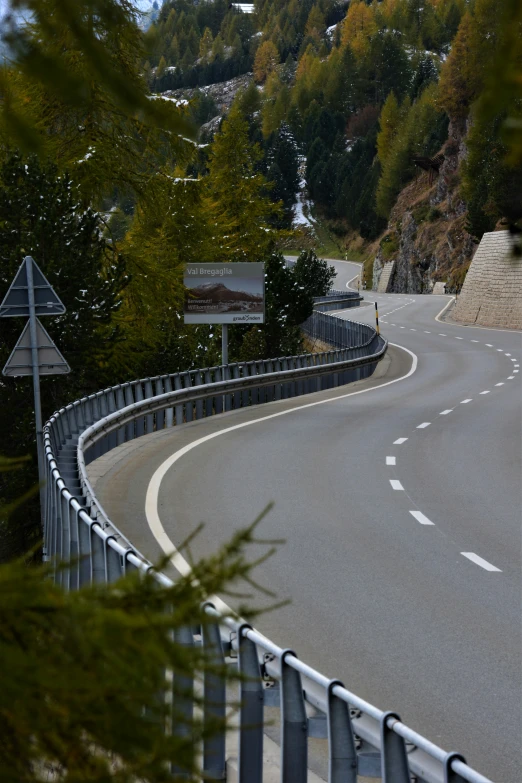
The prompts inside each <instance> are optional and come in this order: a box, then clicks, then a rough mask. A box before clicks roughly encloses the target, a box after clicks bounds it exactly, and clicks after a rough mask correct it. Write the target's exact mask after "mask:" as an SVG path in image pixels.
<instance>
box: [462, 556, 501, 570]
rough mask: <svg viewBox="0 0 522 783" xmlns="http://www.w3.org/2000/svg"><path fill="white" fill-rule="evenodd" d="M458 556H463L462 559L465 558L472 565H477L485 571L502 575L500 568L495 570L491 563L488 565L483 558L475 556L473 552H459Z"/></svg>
mask: <svg viewBox="0 0 522 783" xmlns="http://www.w3.org/2000/svg"><path fill="white" fill-rule="evenodd" d="M460 554H461V555H463V556H464V557H467V558H468V560H471V562H472V563H476V564H477V565H479V566H480V567H481V568H483V569H484V570H485V571H498V572H500V573H502V570H501V569H500V568H497V567H496V566H494V565H492V564H491V563H488V561H487V560H484V558H483V557H479V555H476V554H475V552H461V553H460Z"/></svg>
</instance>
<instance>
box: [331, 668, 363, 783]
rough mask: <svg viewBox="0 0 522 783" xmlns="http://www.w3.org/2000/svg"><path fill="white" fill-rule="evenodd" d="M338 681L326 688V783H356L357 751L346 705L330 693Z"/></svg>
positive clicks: (348, 709) (332, 682) (340, 683)
mask: <svg viewBox="0 0 522 783" xmlns="http://www.w3.org/2000/svg"><path fill="white" fill-rule="evenodd" d="M336 685H339V686H341V687H344V686H343V683H342V682H341V681H340V680H332V681H331V682H330V684H329V686H328V693H327V699H328V705H327V706H328V712H327V720H328V783H357V751H356V750H355V739H354V735H353V729H352V721H351V718H350V707H349V706H348V704H347V703H346V702H345V701H343V700H342V699H339V698H338V697H337V696H335V695H334V694H333V693H332V691H333V689H334V688H335V687H336Z"/></svg>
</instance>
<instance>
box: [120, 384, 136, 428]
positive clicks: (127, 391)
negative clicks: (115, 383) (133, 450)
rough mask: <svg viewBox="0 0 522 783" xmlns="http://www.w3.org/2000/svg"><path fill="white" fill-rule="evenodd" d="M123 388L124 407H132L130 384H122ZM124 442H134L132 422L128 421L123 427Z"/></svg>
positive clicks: (132, 398)
mask: <svg viewBox="0 0 522 783" xmlns="http://www.w3.org/2000/svg"><path fill="white" fill-rule="evenodd" d="M122 388H123V395H124V399H125V406H124V407H127V405H132V404H133V402H134V397H133V395H132V388H131V385H130V383H126V384H124V386H123V387H122ZM125 440H126V441H127V440H134V422H133V421H130V422H129V423H128V424H126V425H125Z"/></svg>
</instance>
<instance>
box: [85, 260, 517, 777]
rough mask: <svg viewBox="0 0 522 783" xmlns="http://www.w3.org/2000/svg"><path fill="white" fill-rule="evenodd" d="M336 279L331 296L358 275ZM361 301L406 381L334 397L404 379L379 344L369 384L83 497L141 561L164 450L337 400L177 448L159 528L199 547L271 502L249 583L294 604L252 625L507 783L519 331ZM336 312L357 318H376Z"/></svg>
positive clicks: (130, 472)
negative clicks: (386, 362)
mask: <svg viewBox="0 0 522 783" xmlns="http://www.w3.org/2000/svg"><path fill="white" fill-rule="evenodd" d="M336 268H337V269H338V272H339V274H338V279H337V281H336V288H340V287H343V286H345V285H346V284H347V283H348V282H349V281H350V279H351V278H353V277H354V275H356V274H357V271H358V267H357V266H356V265H354V264H350V263H343V262H336ZM364 295H365V297H366V299H367V300H370V302H371V301H373V300H374V299H376V300H377V301H378V303H379V315H380V322H381V331H382V333H383V334H384V336H385V337H386V338H387V339H388V340H389V341H390V343H396V344H398V345H400V346H404V347H405V348H407V349H409V351H411V352H413V353H414V354H416V356H417V358H418V365H417V369H416V371H415V372H414V373H413V374H412V375H411V376H410V377H408V378H406V379H404V380H402V381H400V382H398V383H394V384H391V385H388V386H383V387H382V388H374V389H373V390H372V391H368V392H366V391H365V392H364V393H361V394H357V395H354V396H345V395H346V394H347V393H349V392H350V391H352V390H358V389H365V388H366V387H368V386H375V385H376V384H378V383H383V382H384V381H386V380H388V379H389V378H393V377H396V376H398V375H404V374H405V373H406V372H407V371H408V369H409V368H410V366H411V358H410V356H409V355H408V354H405V353H404V352H403V351H401V350H399V349H392V351H391V354H392V355H393V357H394V358H393V362H392V365H391V367H390V368H389V369H388V376H387V377H385V378H381V379H380V380H379V379H376V378H375V377H374V378H373V379H370V381H366V382H362V383H360V384H357V386H354V387H344V388H343V389H340V390H330V391H329V392H322V393H321V394H318V395H310V396H307V397H305V398H298V399H293V400H286V401H281V402H279V403H271V404H270V405H268V406H261V407H260V408H255V409H247V410H246V411H238V412H235V413H232V414H228V415H225V416H223V417H221V418H219V417H218V420H217V419H213V420H203V421H201V422H196V423H194V424H190V425H186V426H185V427H183V428H181V429H180V430H179V431H176V430H174V431H169V432H164V433H159V434H158V435H153V436H150V437H149V438H144V439H142V440H143V444H142V445H140V446H139V447H135V448H134V450H132V449H131V450H129V452H128V453H127V454H126V455H124V454H121V455H120V456H119V457H117V458H116V459H117V460H119V461H117V462H116V463H114V457H112V460H113V462H112V465H113V467H112V468H111V469H110V470H108V468H107V471H108V472H107V473H106V475H104V476H103V478H102V479H100V480H99V482H98V484H97V491H98V494H99V497H100V499H101V501H102V502H103V503H104V505H105V507H106V509H107V511H108V512H109V514H110V515H111V516H112V518H113V519H114V520H115V522H116V523H117V524H119V525H120V526H121V527H122V529H123V531H124V532H125V533H127V534H128V535H129V537H130V538H131V540H133V541H135V542H136V544H137V545H138V546H141V548H142V551H144V552H145V554H147V555H149V556H150V557H153V558H154V557H156V556H157V555H158V554H159V552H160V549H159V547H158V545H157V543H156V542H155V541H154V540H153V539H152V536H151V533H150V531H149V530H148V527H147V523H146V518H145V514H144V499H145V494H146V491H147V487H148V484H149V481H150V478H151V476H152V475H153V473H154V472H155V470H156V469H157V468H158V466H159V465H160V464H162V462H163V461H164V460H165V459H167V457H169V456H170V455H171V454H172V453H173V452H175V451H176V450H177V449H179V448H180V447H181V446H183V445H185V443H188V442H190V441H191V440H194V439H196V438H200V437H202V436H203V435H205V434H207V433H209V432H214V431H216V430H218V429H225V428H228V427H230V426H233V425H234V424H236V423H238V422H244V421H248V420H251V419H256V418H259V419H264V418H265V417H266V416H268V415H269V414H271V413H275V412H278V411H279V410H284V409H289V408H291V407H292V408H293V407H299V406H301V405H306V404H307V403H310V402H311V401H313V400H324V399H328V398H332V397H336V398H338V399H335V400H333V401H331V402H328V403H325V404H321V405H317V406H315V407H310V408H307V409H306V408H305V409H303V410H301V411H299V410H296V411H295V412H292V413H289V414H288V415H284V416H282V417H278V418H271V419H268V420H265V421H259V422H258V423H255V424H253V425H252V426H247V427H245V428H242V429H237V430H235V431H232V432H229V433H226V434H224V435H222V436H221V437H217V438H214V439H212V440H209V441H208V442H206V443H203V444H202V445H200V446H198V447H197V448H195V449H193V450H192V451H189V452H188V453H187V454H185V455H184V456H183V457H182V458H181V459H180V460H179V461H178V462H176V464H175V466H174V467H173V468H172V469H170V470H169V471H168V472H167V473H166V475H165V478H164V479H163V482H162V484H161V488H160V492H159V504H158V509H159V515H160V518H161V521H162V524H163V526H164V528H165V530H166V532H167V534H168V536H169V537H170V539H171V540H172V541H173V542H174V543H179V542H180V541H181V540H183V539H184V538H185V537H186V535H187V534H188V533H189V532H191V531H192V530H193V529H194V527H195V526H196V525H197V524H198V523H199V522H200V521H201V520H204V521H206V522H207V525H206V527H205V529H204V531H203V534H202V535H201V536H200V537H199V539H198V541H197V542H196V545H195V546H194V553H195V554H196V555H199V554H206V553H209V552H212V551H214V550H215V548H216V545H217V544H218V543H219V542H222V541H225V540H227V539H228V538H229V537H230V535H231V534H232V532H233V531H234V530H235V529H237V528H238V527H239V526H244V525H245V524H246V523H247V522H249V521H251V520H252V519H253V518H254V517H255V516H256V515H257V514H258V513H259V511H260V510H261V509H262V508H263V507H264V506H265V505H266V504H267V503H268V502H269V501H271V500H274V501H275V508H274V510H273V511H272V512H271V513H270V514H269V516H267V517H266V518H265V519H264V520H263V522H262V524H261V530H260V533H261V534H262V535H265V536H267V537H281V536H283V537H285V538H286V540H287V544H286V545H285V546H284V547H282V548H281V549H280V550H279V551H278V553H277V554H276V556H275V557H273V558H272V559H271V560H270V561H268V562H267V563H265V564H264V565H263V566H262V568H261V569H260V573H258V574H257V576H258V578H259V579H260V580H261V581H263V582H264V583H265V584H268V585H270V587H271V588H272V589H273V590H274V591H275V592H276V593H277V595H278V596H279V597H289V598H291V600H292V604H291V606H289V607H285V608H283V609H280V610H278V611H277V612H274V613H271V614H267V615H266V616H263V617H261V618H260V620H259V622H258V623H257V626H258V627H259V629H260V630H261V631H262V632H263V633H265V634H266V635H268V636H270V637H271V638H272V639H273V640H274V641H276V642H277V643H279V644H281V645H282V646H285V647H292V648H294V649H296V650H297V651H298V654H299V655H300V657H302V658H303V659H304V660H306V661H307V662H308V663H310V664H312V665H314V666H316V667H317V668H319V669H320V670H321V671H323V673H325V674H327V675H329V676H334V675H335V676H336V677H340V678H341V679H342V680H344V682H345V683H346V685H347V687H348V688H350V689H351V690H352V691H354V692H356V693H358V694H359V695H360V696H362V697H363V698H365V699H368V700H369V701H371V702H373V703H375V704H377V705H378V706H379V707H381V708H383V709H394V710H396V711H398V712H399V713H400V714H401V717H402V718H403V720H405V721H406V722H407V723H408V724H409V725H410V726H412V727H414V728H415V729H417V730H419V731H420V732H422V733H424V734H426V735H427V736H428V737H429V738H430V739H431V740H433V741H434V742H436V743H437V744H440V745H441V746H442V747H444V748H446V749H447V750H454V749H458V750H459V751H461V752H462V753H463V754H464V755H465V756H466V758H467V761H468V762H469V763H470V764H471V765H472V766H474V767H476V768H477V769H478V770H479V771H481V772H482V773H483V774H486V775H488V776H490V777H492V778H493V779H494V780H496V781H498V782H499V783H518V781H520V779H521V770H522V767H521V757H520V737H521V705H522V689H521V683H522V677H521V674H522V671H521V587H520V574H521V562H520V560H521V558H520V555H521V534H520V516H521V508H522V494H521V487H522V483H521V443H522V437H521V435H522V433H521V393H520V372H519V369H520V367H519V364H520V359H521V358H522V340H521V335H520V333H515V332H509V331H495V330H488V329H480V328H466V327H462V326H458V325H456V324H453V323H451V322H439V321H437V320H435V318H436V316H437V314H438V313H439V311H440V310H441V309H442V308H443V307H444V305H445V303H446V302H448V301H449V300H450V298H449V297H433V296H421V295H392V294H388V295H378V294H377V295H376V294H374V293H373V292H370V291H368V292H365V293H364ZM338 316H339V317H348V318H353V319H354V320H361V321H367V322H372V321H373V319H374V311H373V306H372V305H371V304H370V305H367V306H362V307H361V308H359V309H357V310H354V309H351V310H349V311H346V312H344V313H338ZM380 372H381V373H382V368H381V370H380ZM486 392H487V393H486ZM135 443H138V442H135ZM112 454H113V455H114V452H112ZM107 456H108V457H110V455H107ZM94 464H96V463H94ZM102 472H103V471H102ZM130 519H132V520H133V521H132V522H129V520H130ZM124 520H125V521H124Z"/></svg>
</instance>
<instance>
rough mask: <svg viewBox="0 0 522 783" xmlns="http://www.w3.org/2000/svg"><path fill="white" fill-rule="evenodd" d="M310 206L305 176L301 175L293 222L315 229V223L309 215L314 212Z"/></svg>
mask: <svg viewBox="0 0 522 783" xmlns="http://www.w3.org/2000/svg"><path fill="white" fill-rule="evenodd" d="M310 207H311V204H310V201H308V199H307V198H306V182H305V180H304V177H301V181H300V183H299V190H298V192H297V201H296V203H295V206H294V219H293V223H294V224H295V225H296V226H306V227H307V228H311V229H312V230H313V228H314V224H313V221H312V219H311V217H309V216H310V215H311V214H312V210H311V208H310ZM305 210H306V213H305Z"/></svg>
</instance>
